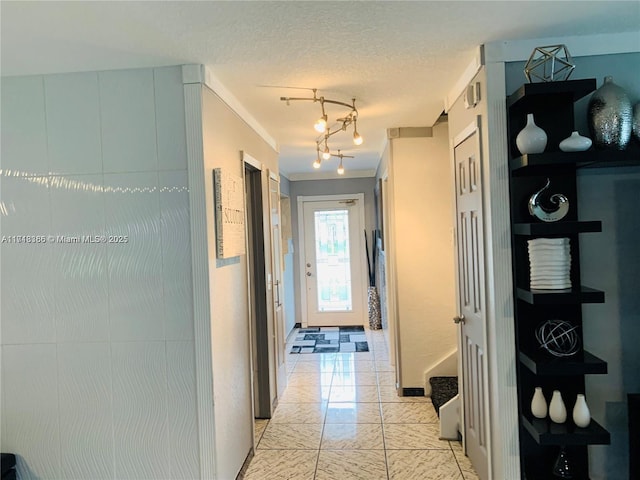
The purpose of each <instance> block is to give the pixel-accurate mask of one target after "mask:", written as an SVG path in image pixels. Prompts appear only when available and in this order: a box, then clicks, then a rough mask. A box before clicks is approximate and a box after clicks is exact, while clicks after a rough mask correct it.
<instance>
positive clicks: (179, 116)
mask: <svg viewBox="0 0 640 480" xmlns="http://www.w3.org/2000/svg"><path fill="white" fill-rule="evenodd" d="M153 77H154V85H155V99H156V125H157V129H158V135H157V142H158V166H159V167H160V170H186V169H187V157H186V156H185V154H184V152H186V151H187V140H186V133H185V126H184V92H183V88H182V71H181V70H180V69H178V68H174V67H168V68H156V69H154V70H153Z"/></svg>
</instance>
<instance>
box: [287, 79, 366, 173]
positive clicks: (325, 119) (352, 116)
mask: <svg viewBox="0 0 640 480" xmlns="http://www.w3.org/2000/svg"><path fill="white" fill-rule="evenodd" d="M280 100H282V101H283V102H286V103H287V105H290V102H291V101H297V100H306V101H311V102H313V103H320V110H321V116H320V117H319V118H318V120H316V122H315V124H314V126H313V128H314V129H315V130H316V131H317V132H318V133H323V134H324V135H323V138H322V139H321V140H316V146H317V153H318V157H317V159H316V161H315V162H314V163H313V166H314V168H320V163H321V161H322V160H329V159H330V158H331V157H332V156H334V157H335V156H337V157H339V158H340V167H338V173H339V174H340V175H342V174H343V173H344V167H343V166H342V158H343V157H344V155H342V156H341V154H340V150H338V155H336V154H332V153H331V150H330V149H329V138H330V137H331V136H333V135H335V134H336V133H338V132H346V131H347V127H349V126H350V125H352V124H353V143H354V144H355V145H362V136H361V135H360V134H359V133H358V127H357V119H358V109H357V108H356V99H355V98H352V99H351V104H348V103H345V102H341V101H339V100H332V99H329V98H325V97H323V96H318V90H317V89H315V88H314V89H313V97H311V98H308V97H280ZM325 104H332V105H339V106H342V107H347V108H348V109H349V111H348V112H347V114H346V115H343V116H342V117H338V118H336V122H337V125H335V126H333V127H332V126H330V125H329V116H328V115H327V112H326V111H325ZM332 128H333V129H332ZM322 143H324V147H322V159H321V156H320V149H321V146H320V145H321V144H322ZM352 158H353V157H352Z"/></svg>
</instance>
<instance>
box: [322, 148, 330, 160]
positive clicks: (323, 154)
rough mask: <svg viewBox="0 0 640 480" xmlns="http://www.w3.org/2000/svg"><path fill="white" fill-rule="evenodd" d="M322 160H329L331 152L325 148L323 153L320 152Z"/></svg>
mask: <svg viewBox="0 0 640 480" xmlns="http://www.w3.org/2000/svg"><path fill="white" fill-rule="evenodd" d="M322 158H323V160H329V159H330V158H331V152H330V151H329V149H328V148H325V149H324V152H322Z"/></svg>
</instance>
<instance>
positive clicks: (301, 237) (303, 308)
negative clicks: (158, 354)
mask: <svg viewBox="0 0 640 480" xmlns="http://www.w3.org/2000/svg"><path fill="white" fill-rule="evenodd" d="M352 199H355V200H357V202H358V205H357V206H358V217H359V220H360V225H361V226H362V227H363V229H364V231H366V228H367V227H366V223H365V213H364V193H351V194H337V195H305V196H303V195H300V196H298V199H297V201H298V272H299V276H298V277H299V278H298V283H299V287H300V290H299V291H300V316H301V318H300V323H301V325H302V327H303V328H306V327H307V325H308V320H307V286H306V275H305V271H306V270H305V263H304V245H305V234H304V204H305V202H327V201H328V202H331V201H340V200H352ZM359 241H360V249H361V251H362V252H365V251H366V250H365V245H364V235H362V236H361V237H360V240H359ZM360 275H361V278H362V285H363V286H364V288H363V291H362V296H363V297H362V298H363V299H365V298H367V289H366V285H368V283H369V282H368V281H367V280H366V279H367V278H368V277H367V271H366V265H365V261H364V258H362V255H360ZM365 310H366V309H365ZM365 323H366V322H365V318H364V317H363V325H364V324H365Z"/></svg>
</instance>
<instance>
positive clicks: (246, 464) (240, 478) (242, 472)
mask: <svg viewBox="0 0 640 480" xmlns="http://www.w3.org/2000/svg"><path fill="white" fill-rule="evenodd" d="M253 456H254V451H253V448H252V449H251V450H249V454H248V455H247V458H245V459H244V463H243V464H242V468H241V469H240V471H239V472H238V475H237V476H236V480H243V479H244V476H245V474H246V473H247V470H248V469H249V464H250V463H251V460H253Z"/></svg>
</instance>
